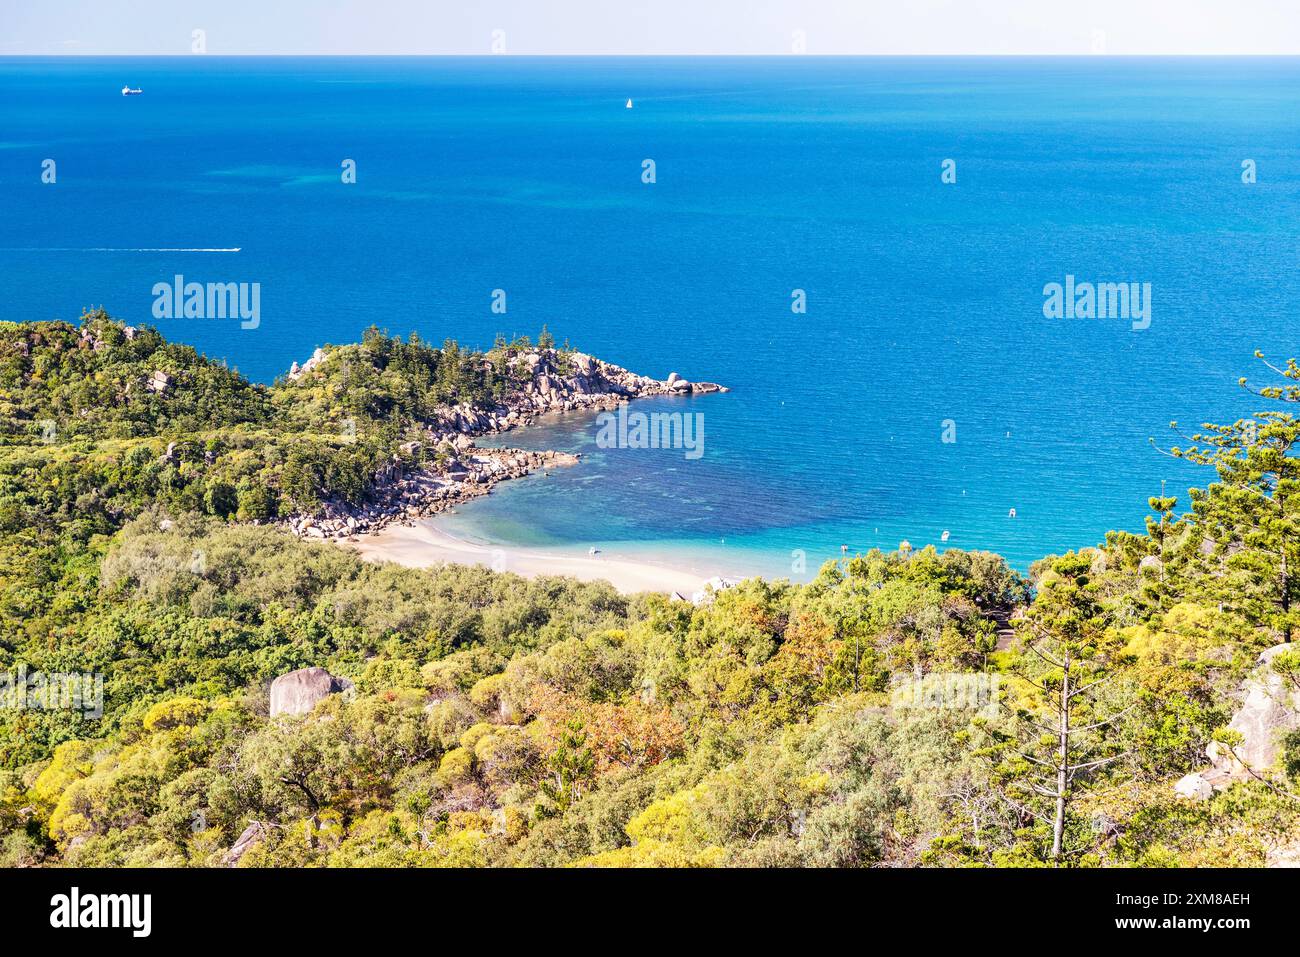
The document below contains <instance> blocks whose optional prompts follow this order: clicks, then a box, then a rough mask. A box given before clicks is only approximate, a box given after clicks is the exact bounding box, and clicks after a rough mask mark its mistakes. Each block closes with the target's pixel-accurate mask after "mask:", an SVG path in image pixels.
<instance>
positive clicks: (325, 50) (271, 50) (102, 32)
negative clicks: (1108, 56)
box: [0, 0, 1300, 55]
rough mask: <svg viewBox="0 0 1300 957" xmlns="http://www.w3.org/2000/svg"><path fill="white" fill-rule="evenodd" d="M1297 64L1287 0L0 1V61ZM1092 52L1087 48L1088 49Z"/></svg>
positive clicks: (1296, 19) (1293, 11)
mask: <svg viewBox="0 0 1300 957" xmlns="http://www.w3.org/2000/svg"><path fill="white" fill-rule="evenodd" d="M196 29H202V30H203V31H204V32H205V39H206V52H208V53H209V54H218V55H219V54H333V55H339V54H483V53H490V52H493V51H492V43H493V33H494V31H498V30H499V31H504V43H505V52H507V53H515V54H607V55H610V54H612V55H619V54H789V53H791V52H792V47H793V46H794V45H795V43H796V41H797V34H796V31H802V36H803V37H804V46H805V50H806V52H807V53H809V54H819V53H821V54H963V53H964V54H1085V53H1092V52H1107V53H1112V54H1225V53H1233V54H1300V0H892V2H889V0H0V55H4V54H8V55H33V54H46V55H48V54H69V55H96V54H98V55H103V54H178V55H179V54H189V53H190V52H191V42H192V41H191V37H192V33H193V31H194V30H196ZM1095 46H1100V47H1101V49H1094V47H1095Z"/></svg>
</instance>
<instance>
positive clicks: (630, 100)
mask: <svg viewBox="0 0 1300 957" xmlns="http://www.w3.org/2000/svg"><path fill="white" fill-rule="evenodd" d="M624 109H628V110H630V109H632V98H631V97H628V100H627V106H626V107H624Z"/></svg>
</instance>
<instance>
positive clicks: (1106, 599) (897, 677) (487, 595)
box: [0, 312, 1300, 867]
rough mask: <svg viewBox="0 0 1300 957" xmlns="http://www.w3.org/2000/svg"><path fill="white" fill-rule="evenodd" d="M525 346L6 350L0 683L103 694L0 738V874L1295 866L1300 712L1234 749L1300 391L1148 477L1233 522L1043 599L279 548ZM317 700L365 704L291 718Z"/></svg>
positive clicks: (1052, 575) (84, 333) (934, 571)
mask: <svg viewBox="0 0 1300 957" xmlns="http://www.w3.org/2000/svg"><path fill="white" fill-rule="evenodd" d="M539 344H541V345H546V346H552V345H553V342H551V341H550V340H549V335H547V336H546V337H545V341H543V342H541V343H539ZM528 345H529V343H528V342H526V341H522V342H513V343H507V342H504V341H499V342H498V343H497V344H496V345H495V346H494V347H493V348H492V349H490V350H488V351H487V352H476V351H474V350H469V349H463V348H461V347H459V346H457V345H456V344H455V343H454V342H452V341H450V340H448V341H447V342H444V343H443V344H442V345H441V346H439V347H433V346H430V345H428V344H425V343H422V342H420V341H419V340H418V338H415V337H411V338H409V339H406V340H402V339H398V338H391V337H389V336H388V335H386V334H384V333H381V332H380V331H378V330H374V329H372V330H369V331H368V332H367V333H366V334H365V336H364V338H363V340H362V342H360V343H358V344H355V345H346V346H339V347H330V348H329V349H328V351H329V352H330V355H331V358H330V361H329V362H328V363H324V364H322V365H321V366H320V367H319V369H317V370H315V373H314V374H313V375H311V376H303V377H301V378H299V379H297V380H295V381H290V380H288V379H287V378H286V379H283V380H280V381H277V382H276V383H275V384H273V385H272V386H269V387H266V386H261V385H257V384H252V383H250V382H248V381H247V380H245V379H244V378H243V377H241V376H240V375H239V374H238V373H237V372H235V371H233V370H229V369H227V368H225V367H223V366H222V365H221V364H219V363H215V362H212V361H209V360H207V359H205V358H204V357H203V356H201V355H199V354H198V353H196V352H195V351H194V350H193V349H191V348H189V347H185V346H181V345H177V344H172V343H168V342H166V341H165V340H164V339H163V338H162V337H161V336H160V335H159V334H158V333H157V332H156V331H153V330H150V329H147V328H139V329H133V328H130V327H127V326H124V325H122V324H120V323H118V322H115V321H113V320H112V319H110V318H109V317H108V316H107V315H105V314H103V313H102V312H94V313H88V314H87V315H86V316H84V317H83V318H82V321H81V322H80V323H79V324H69V323H63V322H33V323H21V324H19V323H3V324H0V673H8V674H11V675H12V674H14V673H16V672H19V671H20V670H24V669H25V671H26V672H29V673H30V672H42V673H44V674H56V673H78V674H88V673H93V674H99V675H102V676H103V701H102V705H103V707H102V714H101V715H98V716H92V715H87V714H84V713H81V712H78V711H76V710H75V709H68V708H62V709H60V708H31V707H27V708H13V707H7V708H0V866H6V867H15V866H60V865H62V866H78V867H91V866H110V867H112V866H167V867H216V866H226V865H229V864H232V863H236V861H235V860H234V858H232V855H231V849H232V847H233V846H234V845H235V844H236V842H237V841H238V840H239V838H240V836H241V835H246V834H247V833H249V832H250V829H251V831H252V834H253V839H251V840H249V841H247V842H246V843H247V846H245V847H244V848H243V849H242V853H241V854H240V855H239V856H238V858H237V865H238V866H239V867H262V866H295V867H297V866H334V867H339V866H342V867H359V866H386V867H388V866H403V867H405V866H412V867H419V866H435V867H443V866H455V867H501V866H546V867H551V866H579V867H646V866H655V867H682V866H718V867H721V866H740V867H747V866H764V867H772V866H775V867H822V866H830V867H884V866H919V867H1030V866H1046V867H1156V866H1159V867H1165V866H1187V867H1191V866H1209V865H1222V866H1262V865H1264V864H1266V863H1268V862H1270V860H1272V859H1273V856H1274V855H1276V854H1278V853H1279V852H1285V851H1286V850H1287V849H1288V848H1290V849H1291V851H1292V853H1300V849H1298V848H1297V847H1296V835H1297V834H1300V731H1298V730H1296V728H1298V727H1300V721H1297V720H1296V713H1295V709H1294V707H1293V704H1294V703H1295V700H1296V699H1295V698H1294V697H1292V698H1290V699H1289V700H1288V701H1287V702H1286V703H1285V705H1284V706H1283V711H1284V712H1285V713H1284V714H1283V715H1282V719H1283V720H1282V722H1281V724H1280V725H1279V727H1278V728H1276V729H1275V730H1276V736H1277V740H1276V741H1275V742H1273V743H1274V744H1275V745H1276V748H1275V751H1276V756H1275V760H1274V762H1273V763H1272V764H1271V766H1269V767H1250V766H1248V765H1246V764H1244V763H1243V762H1242V761H1240V760H1236V759H1234V758H1233V754H1234V749H1235V748H1238V747H1239V746H1241V745H1243V743H1244V742H1243V741H1242V735H1241V733H1240V732H1239V731H1236V730H1233V728H1230V727H1229V725H1230V724H1231V723H1232V721H1233V717H1234V714H1235V713H1236V712H1237V711H1238V709H1239V708H1240V707H1241V705H1242V698H1243V692H1242V689H1243V684H1244V683H1245V682H1247V681H1248V680H1255V681H1266V682H1268V683H1269V684H1270V686H1271V687H1280V688H1283V689H1286V690H1289V691H1295V692H1300V653H1297V652H1296V651H1295V645H1294V644H1290V645H1288V646H1287V647H1283V648H1281V649H1280V650H1276V651H1274V652H1273V653H1271V654H1270V656H1269V657H1268V660H1267V664H1265V665H1260V664H1259V663H1258V662H1259V661H1260V656H1261V654H1262V653H1264V652H1267V651H1270V649H1278V646H1279V645H1287V643H1289V642H1291V641H1292V639H1293V637H1294V635H1295V631H1296V629H1297V626H1298V625H1300V535H1298V534H1297V527H1296V524H1297V521H1298V520H1300V465H1298V463H1300V460H1298V459H1297V458H1296V456H1295V455H1294V454H1293V450H1294V445H1295V443H1296V440H1297V438H1298V437H1300V422H1297V420H1296V419H1294V418H1293V417H1292V416H1290V415H1289V414H1287V413H1286V412H1285V409H1286V408H1287V407H1288V404H1289V403H1294V402H1296V401H1300V368H1298V367H1297V365H1296V363H1295V362H1294V361H1291V362H1289V363H1287V364H1285V365H1276V364H1270V363H1268V362H1267V361H1265V360H1264V358H1263V357H1260V359H1261V369H1262V374H1263V375H1265V376H1267V377H1268V379H1267V383H1268V384H1266V385H1263V386H1256V385H1254V384H1253V382H1252V381H1248V380H1246V379H1243V380H1242V382H1241V385H1242V386H1243V387H1244V388H1247V389H1250V390H1252V391H1253V392H1254V393H1255V394H1256V396H1257V398H1258V400H1259V406H1260V408H1261V411H1260V412H1259V413H1258V414H1257V415H1255V416H1254V417H1253V418H1250V419H1243V420H1239V421H1236V422H1233V423H1229V424H1223V425H1205V426H1202V427H1201V428H1200V429H1198V430H1195V431H1193V432H1192V433H1190V434H1187V435H1183V434H1182V433H1181V431H1180V430H1179V429H1177V428H1175V436H1176V441H1175V443H1173V444H1166V443H1157V444H1158V445H1159V446H1160V448H1159V449H1158V450H1153V452H1152V454H1153V455H1155V454H1158V452H1163V453H1164V454H1168V455H1173V456H1176V457H1178V458H1182V459H1186V460H1188V461H1191V462H1193V463H1197V464H1199V465H1201V466H1204V475H1205V482H1204V488H1201V489H1193V490H1191V491H1190V493H1189V494H1188V495H1187V497H1186V499H1185V500H1181V499H1180V497H1173V496H1170V497H1153V498H1152V499H1151V500H1150V514H1148V515H1147V516H1145V531H1144V532H1143V533H1142V534H1132V533H1125V532H1112V533H1111V534H1109V535H1108V536H1107V538H1106V541H1105V542H1104V543H1101V544H1099V545H1097V546H1096V547H1090V548H1082V549H1080V550H1079V551H1077V552H1072V553H1069V554H1066V555H1059V556H1045V557H1043V558H1042V559H1041V560H1040V561H1038V562H1036V563H1035V564H1034V565H1033V566H1032V567H1031V568H1029V569H1028V573H1027V574H1021V573H1020V572H1018V571H1017V570H1015V569H1013V568H1011V567H1010V566H1009V565H1008V564H1007V563H1006V562H1005V561H1004V560H1003V559H1001V558H1000V557H998V556H996V555H993V554H989V553H985V552H965V551H959V550H947V551H944V552H941V553H940V552H937V551H936V550H934V549H933V548H929V547H927V548H924V549H917V550H911V549H907V550H902V551H898V552H894V553H882V552H879V551H872V552H869V553H865V554H861V555H855V556H852V557H849V556H846V557H844V558H843V559H842V560H839V561H828V562H827V563H826V564H825V565H824V566H823V567H822V568H821V569H820V570H819V572H818V574H817V575H816V576H815V578H814V579H813V580H812V581H811V582H809V583H807V584H792V583H790V582H788V581H775V582H772V581H764V580H759V579H753V580H749V581H746V582H744V583H743V584H740V585H738V586H736V587H733V588H729V589H727V590H725V591H722V592H721V593H719V594H717V595H716V597H715V598H714V599H713V600H712V601H711V602H708V603H705V604H702V605H700V606H695V605H693V604H690V603H688V602H682V601H674V600H671V599H669V598H668V597H666V596H663V595H657V594H644V595H637V596H631V597H629V596H624V595H620V594H619V593H618V592H617V591H615V590H614V588H613V587H612V586H610V585H607V584H604V583H590V584H588V583H580V582H577V581H574V580H572V579H560V578H549V579H548V578H540V579H532V580H526V579H523V578H520V577H518V576H515V575H511V574H498V573H494V572H492V571H490V570H487V569H483V568H477V567H469V566H465V567H462V566H443V567H440V568H435V569H431V570H416V569H408V568H401V567H397V566H394V565H386V564H373V563H366V562H363V561H361V560H360V559H359V558H357V557H356V556H355V555H354V554H353V553H351V552H349V551H348V550H346V549H345V548H342V547H339V546H338V545H335V544H330V543H325V542H307V541H300V540H299V539H297V538H295V537H294V536H292V535H291V534H289V533H288V532H287V531H285V530H284V529H283V528H282V527H280V526H279V525H277V524H276V523H275V521H274V520H275V519H277V518H283V517H287V516H291V515H294V514H301V513H310V512H311V511H312V510H313V509H314V508H316V507H318V506H319V505H320V504H321V503H322V502H325V501H327V500H330V501H345V502H352V503H359V502H364V501H365V500H366V497H367V495H368V494H369V492H370V490H371V487H372V483H373V477H374V475H375V473H376V471H378V470H379V469H381V468H384V467H385V466H387V465H389V464H391V463H393V462H400V463H401V464H403V465H404V466H409V467H412V468H415V467H418V466H419V464H420V461H421V459H420V456H425V455H437V454H439V450H437V449H431V448H427V447H425V446H416V447H415V448H414V449H412V442H413V441H416V440H418V439H419V438H420V437H421V436H422V435H424V434H425V433H424V427H425V426H426V425H427V424H428V423H429V422H430V421H431V420H432V419H433V417H434V415H435V413H436V411H437V409H438V408H440V407H444V406H446V405H448V404H451V403H470V404H480V405H481V404H485V403H490V402H492V401H493V400H494V399H496V398H499V397H500V396H502V395H504V394H505V393H506V392H507V391H508V390H509V389H510V388H511V384H512V382H513V381H514V380H515V377H516V372H515V370H514V367H513V361H514V357H515V356H516V355H517V353H518V352H519V350H520V349H522V348H526V347H527V346H528ZM560 354H561V355H563V351H562V350H561V353H560ZM1243 371H1245V370H1243ZM1142 521H1143V516H1141V515H1135V516H1134V526H1135V527H1138V526H1140V524H1141V523H1142ZM307 666H320V667H323V668H326V669H328V670H329V672H330V673H331V674H333V675H338V676H342V677H346V678H348V679H350V680H351V681H352V682H353V683H354V684H355V688H354V689H353V690H352V691H350V692H348V693H345V694H334V695H331V696H329V697H328V698H326V699H325V700H324V701H322V702H321V703H320V704H319V705H317V706H316V708H315V710H314V711H312V712H311V713H310V714H306V715H297V716H283V715H282V716H277V717H275V718H272V717H271V716H270V706H269V692H268V687H269V684H270V682H271V681H272V679H274V678H275V677H277V676H279V675H283V674H285V673H286V672H289V671H293V670H295V669H298V668H303V667H307ZM1262 672H1266V673H1262ZM1254 743H1255V744H1258V743H1259V742H1254ZM1207 748H1210V749H1211V750H1214V749H1217V750H1218V753H1219V754H1220V755H1226V758H1220V759H1216V762H1217V763H1216V767H1217V768H1218V770H1217V772H1216V773H1214V774H1210V773H1208V772H1210V770H1211V759H1210V757H1207ZM1266 750H1267V749H1266ZM1196 772H1207V774H1206V777H1207V779H1209V780H1211V781H1212V782H1213V788H1212V793H1211V789H1210V788H1209V786H1208V785H1207V787H1206V789H1205V793H1201V794H1199V795H1195V796H1188V795H1187V794H1186V793H1176V792H1175V785H1176V784H1178V783H1179V782H1180V781H1181V780H1182V779H1184V777H1185V776H1187V775H1190V774H1193V773H1196Z"/></svg>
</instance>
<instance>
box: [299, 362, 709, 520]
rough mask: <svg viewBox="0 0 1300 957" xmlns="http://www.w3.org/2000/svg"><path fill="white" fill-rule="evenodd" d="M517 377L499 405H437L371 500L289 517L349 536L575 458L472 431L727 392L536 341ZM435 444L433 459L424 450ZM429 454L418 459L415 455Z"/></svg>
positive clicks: (304, 369) (309, 367)
mask: <svg viewBox="0 0 1300 957" xmlns="http://www.w3.org/2000/svg"><path fill="white" fill-rule="evenodd" d="M331 355H332V353H327V352H325V351H323V350H321V349H317V350H316V352H315V353H314V354H313V355H312V357H311V358H310V359H308V360H307V361H306V362H305V363H303V364H302V365H301V366H300V365H298V363H296V362H295V363H294V364H293V366H292V367H291V368H290V370H289V374H288V379H289V381H290V382H296V381H298V380H299V379H302V378H304V377H307V376H310V375H311V374H312V372H313V371H315V370H316V369H318V368H319V367H320V366H321V365H322V364H323V363H326V362H329V361H330V356H331ZM512 368H513V370H514V372H515V373H516V378H515V379H513V380H512V387H511V389H510V391H509V392H508V393H507V394H506V396H505V398H504V399H503V400H501V401H500V402H499V403H497V404H495V405H493V406H472V405H468V404H462V405H455V406H449V407H446V408H443V409H440V410H438V412H437V414H436V416H435V418H434V421H432V422H431V423H430V424H429V425H428V426H426V437H425V438H424V439H422V440H421V441H418V442H408V443H406V444H405V445H403V446H402V447H401V450H400V451H401V454H394V456H393V457H392V460H391V461H390V462H389V463H388V464H387V465H386V466H385V467H384V468H383V469H382V470H381V471H380V472H379V473H377V474H376V475H375V477H374V479H375V482H374V488H373V491H372V496H371V498H372V500H371V501H370V502H368V503H366V504H365V505H361V506H349V505H346V504H342V503H326V504H325V505H324V506H323V508H322V510H321V513H320V514H317V515H299V516H294V517H292V518H289V519H286V520H285V521H284V522H283V524H284V525H285V526H286V527H287V528H289V530H290V531H292V532H293V533H294V534H295V535H297V536H299V537H300V538H316V539H324V540H336V541H340V540H343V541H345V540H347V539H350V538H353V537H354V536H357V535H363V534H367V533H370V532H376V531H378V530H380V529H382V528H384V527H385V526H387V525H389V524H392V523H394V522H401V523H403V524H406V525H411V524H413V523H414V522H415V521H416V520H417V519H421V518H428V517H430V516H432V515H436V514H438V513H439V512H444V511H446V510H448V509H450V508H453V507H455V506H456V505H459V504H461V503H463V502H468V501H470V500H471V499H474V498H477V497H478V496H480V495H486V494H488V493H489V492H490V491H491V490H492V489H493V487H495V486H496V485H497V484H498V483H500V482H504V481H508V480H510V479H515V478H522V477H523V476H525V475H529V474H531V473H533V472H536V471H537V470H538V469H543V470H545V469H549V468H562V467H565V466H570V465H575V464H577V462H578V461H579V456H577V455H573V454H569V453H565V452H551V451H544V452H535V451H529V450H526V449H486V448H479V447H478V446H477V445H476V444H475V442H474V440H475V439H476V438H478V437H481V436H485V435H495V434H498V433H501V432H508V431H510V430H511V429H515V428H520V427H523V426H527V425H531V424H532V423H533V422H535V421H536V420H537V418H538V417H539V416H542V415H549V414H564V413H569V412H587V413H590V412H600V411H612V410H614V409H616V408H618V406H619V404H620V403H622V402H627V401H629V400H631V399H641V398H649V397H652V396H689V395H706V394H709V393H712V392H727V391H728V389H727V388H726V387H725V386H721V385H718V384H717V383H715V382H691V381H689V380H687V379H684V378H682V377H681V376H679V375H678V374H677V373H675V372H674V373H672V374H670V375H669V376H668V378H667V379H663V380H660V379H653V378H650V377H649V376H643V375H638V374H637V373H635V372H630V371H629V370H627V369H624V368H622V367H621V366H616V365H613V364H612V363H609V362H603V361H601V360H600V359H596V358H594V357H593V356H589V355H586V354H584V353H580V352H559V351H557V350H554V349H532V350H530V351H526V352H521V353H520V354H519V355H518V356H516V357H515V359H514V362H513V367H512ZM429 452H432V453H435V454H434V457H433V459H432V460H430V459H429V458H428V455H427V454H426V453H429ZM420 459H423V461H421V462H420V464H419V465H417V466H412V465H411V464H410V463H411V462H412V461H419V460H420Z"/></svg>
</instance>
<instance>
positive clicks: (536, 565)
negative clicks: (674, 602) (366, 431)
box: [348, 521, 705, 598]
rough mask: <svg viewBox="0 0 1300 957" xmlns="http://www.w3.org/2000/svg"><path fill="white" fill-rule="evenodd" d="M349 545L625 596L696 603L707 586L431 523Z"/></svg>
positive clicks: (649, 567)
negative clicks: (480, 539) (487, 540)
mask: <svg viewBox="0 0 1300 957" xmlns="http://www.w3.org/2000/svg"><path fill="white" fill-rule="evenodd" d="M348 544H349V547H351V548H353V549H355V550H356V551H357V552H358V553H360V555H361V557H362V558H364V559H366V560H367V561H373V562H395V563H397V564H398V565H407V566H409V567H411V568H428V567H429V566H431V565H440V564H443V563H444V562H450V563H453V564H459V565H486V566H488V567H490V568H495V569H496V570H497V571H506V572H514V573H515V574H516V575H523V576H524V577H525V578H535V577H537V576H539V575H560V576H568V577H572V578H577V579H579V580H580V581H607V582H609V583H610V584H612V585H613V586H614V587H615V588H617V589H618V590H619V591H620V592H622V593H623V594H625V595H631V594H635V593H636V592H643V591H657V592H664V593H671V592H680V593H681V594H682V595H684V596H685V597H686V598H690V597H691V594H692V593H693V592H696V591H699V590H701V589H702V588H703V587H704V582H705V579H704V578H702V577H700V576H699V575H696V574H693V573H691V572H687V571H683V570H681V569H676V568H670V567H668V566H666V565H658V564H655V563H653V562H648V561H636V560H633V559H626V558H606V557H604V556H603V555H590V556H578V555H561V554H555V553H551V552H548V551H547V550H546V549H544V548H494V547H491V546H487V545H475V544H474V543H472V542H466V541H462V540H461V539H459V538H455V537H453V536H451V535H448V534H447V533H446V532H444V531H442V530H441V529H439V528H435V527H434V526H433V525H432V524H431V523H430V522H428V521H420V522H416V523H415V524H414V525H401V524H396V523H394V524H392V525H389V526H388V527H386V528H384V529H381V530H380V531H378V532H375V533H373V534H370V535H360V536H358V537H357V538H356V540H355V541H352V542H349V543H348Z"/></svg>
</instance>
